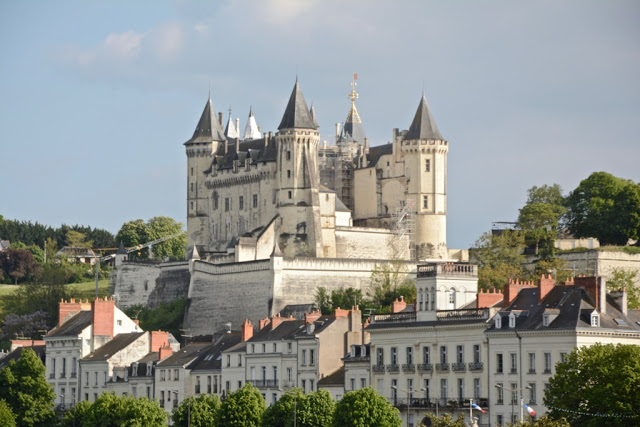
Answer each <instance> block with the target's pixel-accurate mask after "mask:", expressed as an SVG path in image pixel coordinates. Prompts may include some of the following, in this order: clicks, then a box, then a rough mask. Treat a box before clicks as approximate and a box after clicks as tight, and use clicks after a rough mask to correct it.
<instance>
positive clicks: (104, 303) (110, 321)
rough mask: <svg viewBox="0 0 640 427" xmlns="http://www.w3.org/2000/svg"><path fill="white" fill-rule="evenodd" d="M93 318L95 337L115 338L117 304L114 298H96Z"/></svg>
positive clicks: (93, 305)
mask: <svg viewBox="0 0 640 427" xmlns="http://www.w3.org/2000/svg"><path fill="white" fill-rule="evenodd" d="M91 308H92V318H91V323H92V325H93V335H94V336H96V335H97V336H109V337H111V338H113V332H114V331H113V329H114V322H115V319H114V318H115V308H116V302H115V301H114V300H113V298H110V299H109V298H107V297H104V299H101V298H96V299H95V300H94V301H93V304H92V307H91Z"/></svg>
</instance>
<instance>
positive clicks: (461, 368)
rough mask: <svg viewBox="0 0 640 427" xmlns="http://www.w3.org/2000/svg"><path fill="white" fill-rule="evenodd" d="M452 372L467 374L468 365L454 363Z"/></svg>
mask: <svg viewBox="0 0 640 427" xmlns="http://www.w3.org/2000/svg"><path fill="white" fill-rule="evenodd" d="M451 370H452V371H454V372H465V371H466V370H467V364H466V363H461V362H458V363H452V364H451Z"/></svg>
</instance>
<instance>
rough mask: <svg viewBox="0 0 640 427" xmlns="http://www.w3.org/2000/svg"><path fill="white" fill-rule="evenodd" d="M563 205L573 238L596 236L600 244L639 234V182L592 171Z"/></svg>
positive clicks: (621, 242)
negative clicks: (565, 207) (565, 208)
mask: <svg viewBox="0 0 640 427" xmlns="http://www.w3.org/2000/svg"><path fill="white" fill-rule="evenodd" d="M566 206H567V210H568V212H567V218H568V226H569V230H570V231H571V233H573V235H574V236H576V237H597V238H598V240H599V241H600V245H603V246H604V245H626V244H627V241H628V240H629V239H638V238H639V237H640V185H638V184H636V183H634V182H633V181H630V180H626V179H622V178H617V177H615V176H613V175H611V174H609V173H606V172H594V173H592V174H591V175H590V176H589V177H588V178H586V179H584V180H582V181H581V182H580V184H579V185H578V187H577V188H576V189H575V190H573V191H572V192H571V194H569V196H568V197H567V201H566Z"/></svg>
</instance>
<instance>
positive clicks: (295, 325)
mask: <svg viewBox="0 0 640 427" xmlns="http://www.w3.org/2000/svg"><path fill="white" fill-rule="evenodd" d="M304 324H305V323H304V320H284V321H283V322H282V323H280V324H279V325H278V326H277V327H276V328H275V329H272V328H271V325H267V326H265V327H264V328H262V329H260V330H259V331H257V332H256V333H254V334H253V337H251V338H250V339H249V340H247V341H248V342H252V343H254V342H262V341H282V340H290V339H294V337H295V334H296V332H298V330H299V329H301V328H304Z"/></svg>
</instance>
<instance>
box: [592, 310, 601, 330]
mask: <svg viewBox="0 0 640 427" xmlns="http://www.w3.org/2000/svg"><path fill="white" fill-rule="evenodd" d="M599 326H600V315H599V314H598V312H597V311H594V312H593V313H591V327H593V328H597V327H599Z"/></svg>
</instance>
